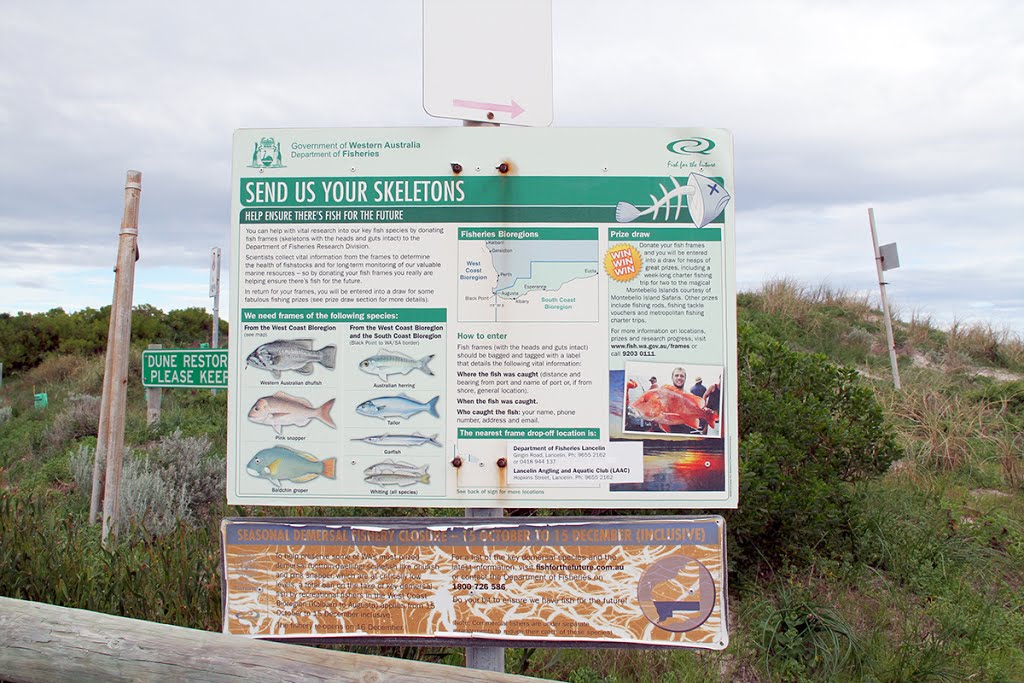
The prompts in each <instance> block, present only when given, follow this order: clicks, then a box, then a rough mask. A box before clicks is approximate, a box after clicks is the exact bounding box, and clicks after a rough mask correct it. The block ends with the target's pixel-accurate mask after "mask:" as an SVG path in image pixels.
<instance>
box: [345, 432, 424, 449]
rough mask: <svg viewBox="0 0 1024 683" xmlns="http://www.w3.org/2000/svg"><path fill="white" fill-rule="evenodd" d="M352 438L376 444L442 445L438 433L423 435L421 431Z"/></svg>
mask: <svg viewBox="0 0 1024 683" xmlns="http://www.w3.org/2000/svg"><path fill="white" fill-rule="evenodd" d="M352 440H353V441H365V442H366V443H372V444H373V445H374V446H422V445H423V444H425V443H430V444H434V445H435V446H440V445H441V442H440V441H438V440H437V434H434V435H433V436H423V435H422V434H420V433H419V432H416V433H415V434H377V435H375V436H364V437H363V438H361V439H352Z"/></svg>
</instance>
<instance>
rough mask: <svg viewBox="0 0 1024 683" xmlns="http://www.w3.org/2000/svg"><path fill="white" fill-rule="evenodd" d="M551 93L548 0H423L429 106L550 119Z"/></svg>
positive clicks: (529, 120)
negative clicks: (493, 0)
mask: <svg viewBox="0 0 1024 683" xmlns="http://www.w3.org/2000/svg"><path fill="white" fill-rule="evenodd" d="M552 93H553V86H552V66H551V0H517V1H516V2H479V0H424V2H423V108H424V109H425V110H426V112H427V113H428V114H430V115H431V116H436V117H439V118H448V119H463V120H468V121H489V122H492V123H501V124H509V123H511V124H515V125H517V126H550V125H551V119H552V116H553V114H552V110H553V106H552V99H553V94H552Z"/></svg>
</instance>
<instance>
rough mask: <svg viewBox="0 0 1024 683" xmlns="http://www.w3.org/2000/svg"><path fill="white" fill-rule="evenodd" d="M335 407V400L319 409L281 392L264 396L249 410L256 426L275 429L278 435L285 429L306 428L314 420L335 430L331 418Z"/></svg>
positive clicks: (306, 401) (302, 399)
mask: <svg viewBox="0 0 1024 683" xmlns="http://www.w3.org/2000/svg"><path fill="white" fill-rule="evenodd" d="M333 407H334V399H333V398H332V399H331V400H329V401H327V402H326V403H324V404H323V405H322V406H320V407H319V408H314V407H313V404H312V403H310V402H309V401H308V400H306V399H304V398H299V397H298V396H289V395H288V394H286V393H284V392H283V391H279V392H277V393H276V394H274V395H273V396H264V397H263V398H261V399H259V400H257V401H256V403H253V404H252V408H250V409H249V419H250V420H252V421H253V422H255V423H256V424H261V425H269V426H271V427H273V428H274V431H275V432H277V433H278V434H280V433H281V432H282V428H283V427H286V426H288V425H295V426H296V427H305V426H306V425H308V424H309V423H310V422H311V421H312V420H320V421H321V422H323V423H324V424H325V425H327V426H328V427H330V428H331V429H335V428H336V427H335V425H334V420H333V419H332V418H331V408H333Z"/></svg>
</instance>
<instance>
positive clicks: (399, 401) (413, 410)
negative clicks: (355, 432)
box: [356, 394, 441, 420]
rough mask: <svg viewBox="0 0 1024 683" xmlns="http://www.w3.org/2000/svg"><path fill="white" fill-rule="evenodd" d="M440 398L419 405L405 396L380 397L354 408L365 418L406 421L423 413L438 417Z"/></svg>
mask: <svg viewBox="0 0 1024 683" xmlns="http://www.w3.org/2000/svg"><path fill="white" fill-rule="evenodd" d="M440 398H441V397H440V396H435V397H434V398H432V399H430V400H429V401H427V402H426V403H420V402H419V401H416V400H413V399H412V398H410V397H408V396H406V395H405V394H399V395H398V396H380V397H378V398H371V399H370V400H369V401H363V402H362V403H360V404H359V405H357V406H356V412H357V413H359V414H360V415H365V416H367V417H379V418H381V419H382V420H383V419H384V418H387V417H401V418H404V419H406V420H407V419H409V418H410V417H412V416H413V415H418V414H419V413H423V412H427V413H430V414H431V415H433V416H434V417H440V415H438V413H437V401H438V399H440Z"/></svg>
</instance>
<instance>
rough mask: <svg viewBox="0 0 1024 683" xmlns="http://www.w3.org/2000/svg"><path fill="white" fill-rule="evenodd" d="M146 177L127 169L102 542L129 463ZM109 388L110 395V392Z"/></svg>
mask: <svg viewBox="0 0 1024 683" xmlns="http://www.w3.org/2000/svg"><path fill="white" fill-rule="evenodd" d="M141 194H142V173H140V172H139V171H128V177H127V181H126V182H125V186H124V216H123V217H122V218H121V232H120V236H119V239H118V245H117V268H116V269H115V273H116V276H115V278H114V304H113V306H112V307H111V309H110V336H109V337H108V339H107V365H106V370H107V376H105V377H104V381H103V389H104V394H103V402H102V404H101V406H100V425H101V426H102V425H103V424H106V426H107V434H106V439H105V441H104V442H102V443H99V442H98V443H97V446H96V451H97V457H99V455H100V448H104V451H105V455H106V461H107V471H106V475H107V476H106V479H105V485H104V487H103V488H104V494H103V544H104V545H106V544H107V541H108V538H109V537H110V535H111V534H113V535H114V537H115V538H116V537H117V523H118V519H119V514H120V503H121V501H120V497H121V466H122V463H123V461H124V415H125V405H126V403H127V398H128V347H129V345H130V343H131V331H132V293H133V291H134V288H135V260H136V258H137V256H138V250H137V249H138V247H137V242H138V237H139V196H140V195H141ZM108 389H109V392H108Z"/></svg>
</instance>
